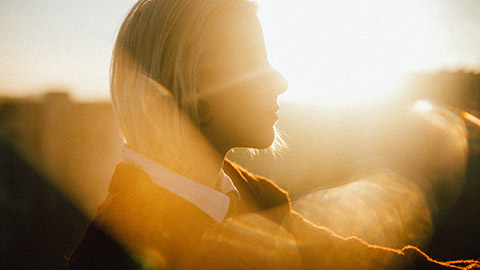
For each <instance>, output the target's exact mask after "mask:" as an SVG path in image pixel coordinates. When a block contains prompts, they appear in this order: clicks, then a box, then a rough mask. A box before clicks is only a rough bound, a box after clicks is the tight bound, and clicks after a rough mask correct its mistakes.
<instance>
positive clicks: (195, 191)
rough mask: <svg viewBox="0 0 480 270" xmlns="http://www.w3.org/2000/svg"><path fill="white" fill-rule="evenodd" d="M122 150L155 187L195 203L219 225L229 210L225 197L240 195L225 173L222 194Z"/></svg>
mask: <svg viewBox="0 0 480 270" xmlns="http://www.w3.org/2000/svg"><path fill="white" fill-rule="evenodd" d="M122 150H123V160H124V162H125V163H127V164H130V165H135V166H138V167H140V168H141V169H142V170H143V171H145V172H146V173H147V174H148V176H149V177H150V178H151V179H152V181H153V182H154V183H155V184H157V185H158V186H160V187H162V188H164V189H166V190H168V191H170V192H172V193H174V194H175V195H177V196H179V197H181V198H183V199H185V200H187V201H188V202H190V203H192V204H193V205H195V206H196V207H198V208H199V209H200V210H202V211H203V212H204V213H206V214H207V215H209V216H210V217H212V218H213V219H214V220H215V221H216V222H218V223H221V222H222V221H223V220H224V219H225V216H226V215H227V212H228V208H229V207H230V198H229V197H228V196H227V195H225V194H226V193H228V192H231V191H236V193H237V195H238V190H237V189H236V188H235V185H234V184H233V183H232V180H231V179H230V177H228V175H226V174H225V172H223V170H222V171H221V174H223V176H222V180H221V181H220V182H219V185H218V186H219V187H218V188H219V190H220V192H219V191H217V190H215V189H212V188H209V187H207V186H204V185H202V184H199V183H197V182H195V181H192V180H190V179H188V178H186V177H184V176H182V175H179V174H177V173H175V172H174V171H172V170H170V169H168V168H166V167H165V166H163V165H162V164H160V163H158V162H156V161H154V160H152V159H150V158H148V157H146V156H143V155H141V154H139V153H137V152H135V151H134V150H132V149H130V148H127V147H123V149H122Z"/></svg>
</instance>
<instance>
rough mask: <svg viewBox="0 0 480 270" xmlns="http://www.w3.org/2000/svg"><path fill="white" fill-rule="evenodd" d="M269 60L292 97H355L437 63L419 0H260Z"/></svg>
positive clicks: (424, 6)
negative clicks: (288, 86)
mask: <svg viewBox="0 0 480 270" xmlns="http://www.w3.org/2000/svg"><path fill="white" fill-rule="evenodd" d="M258 3H259V6H260V9H259V18H260V20H261V22H262V25H263V28H264V34H265V40H266V43H267V49H268V51H269V58H270V61H271V63H272V65H273V66H274V67H276V68H277V69H278V70H279V71H280V72H282V73H283V74H284V76H285V77H286V78H287V79H288V81H289V85H290V89H289V91H287V93H286V94H285V95H286V96H287V97H288V98H292V99H302V98H307V99H310V98H312V97H319V98H326V99H331V100H335V99H358V98H359V97H365V96H370V95H375V94H377V93H382V94H384V93H383V92H384V91H385V89H386V88H387V85H388V84H389V83H390V82H392V80H393V79H396V78H398V77H399V76H400V75H401V74H403V73H405V72H409V71H414V70H425V69H429V68H431V67H433V66H435V65H436V64H437V63H436V57H435V56H436V55H438V53H437V52H436V51H435V46H434V44H435V42H436V36H435V35H434V31H433V29H434V27H435V25H434V23H433V20H432V18H431V16H430V15H431V14H430V13H429V6H428V5H427V4H425V3H424V2H423V1H414V0H405V1H393V0H388V1H373V0H366V1H341V0H340V1H316V0H312V1H302V2H301V3H299V2H298V1H287V0H260V1H258Z"/></svg>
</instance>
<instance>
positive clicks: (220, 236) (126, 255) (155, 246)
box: [68, 160, 456, 270]
mask: <svg viewBox="0 0 480 270" xmlns="http://www.w3.org/2000/svg"><path fill="white" fill-rule="evenodd" d="M224 171H225V172H226V173H227V174H228V175H229V176H230V178H231V179H232V181H233V182H234V184H235V186H236V187H237V189H238V190H239V193H240V198H241V200H236V199H233V200H232V204H231V207H230V210H229V213H228V215H227V218H226V219H225V220H224V221H223V222H222V223H220V224H219V223H216V222H215V221H214V220H213V219H212V218H210V217H209V216H208V215H207V214H205V213H204V212H202V211H201V210H199V209H198V208H197V207H196V206H194V205H192V204H191V203H189V202H187V201H185V200H183V199H182V198H180V197H178V196H176V195H175V194H172V193H171V192H169V191H167V190H165V189H162V188H161V187H159V186H157V185H155V184H154V183H153V182H152V181H151V180H150V178H149V177H148V175H147V174H146V173H144V172H143V171H142V170H141V169H139V168H137V167H135V166H131V165H126V164H123V163H121V164H119V165H118V166H117V168H116V170H115V173H114V175H113V178H112V181H111V183H110V187H109V194H108V196H107V198H106V199H105V200H104V201H103V202H102V204H101V205H100V207H99V209H98V211H97V214H96V216H95V218H94V220H93V222H92V223H91V224H90V226H89V227H88V228H87V230H86V232H85V234H84V236H83V238H82V239H81V241H80V243H79V244H78V246H77V247H76V249H75V250H74V252H73V254H72V255H71V256H70V258H69V262H68V269H72V270H73V269H402V268H407V267H408V269H443V268H451V267H452V268H453V267H456V266H455V265H454V264H452V265H449V264H444V263H437V262H434V261H433V260H431V259H430V258H428V257H427V256H426V255H425V254H423V253H422V252H421V251H420V250H418V249H417V248H415V247H406V248H404V249H402V250H393V249H388V248H383V247H378V246H372V245H369V244H367V243H365V242H363V241H362V240H360V239H358V238H342V237H339V236H337V235H335V234H334V233H332V232H331V231H329V230H328V229H325V228H321V227H317V226H315V225H313V224H311V223H310V222H308V221H307V220H305V219H303V217H302V216H301V215H299V214H298V213H296V212H294V211H292V209H291V206H290V201H289V197H288V195H287V193H286V192H284V191H283V190H281V189H280V188H279V187H277V186H276V185H275V184H274V183H272V182H270V181H269V180H267V179H264V178H261V177H258V176H254V175H252V174H250V173H248V172H247V171H246V170H244V169H242V168H241V167H240V166H238V165H236V164H234V163H231V162H230V161H228V160H226V161H225V163H224Z"/></svg>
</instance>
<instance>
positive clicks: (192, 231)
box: [70, 164, 214, 269]
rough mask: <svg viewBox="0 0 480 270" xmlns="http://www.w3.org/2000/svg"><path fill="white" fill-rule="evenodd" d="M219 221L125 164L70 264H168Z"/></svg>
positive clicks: (156, 266) (118, 171)
mask: <svg viewBox="0 0 480 270" xmlns="http://www.w3.org/2000/svg"><path fill="white" fill-rule="evenodd" d="M213 222H214V221H213V220H212V219H211V218H210V217H209V216H208V215H206V214H205V213H203V212H202V211H201V210H199V209H198V208H197V207H195V206H194V205H192V204H191V203H189V202H187V201H185V200H184V199H182V198H180V197H178V196H176V195H175V194H173V193H171V192H169V191H168V190H165V189H163V188H161V187H159V186H157V185H155V184H154V183H153V182H152V181H151V179H150V178H149V177H148V175H147V174H146V173H144V172H143V171H142V170H141V169H139V168H137V167H135V166H132V165H126V164H119V165H118V166H117V168H116V170H115V173H114V175H113V177H112V180H111V183H110V187H109V194H108V196H107V198H106V199H105V200H104V201H103V202H102V204H101V205H100V207H99V208H98V211H97V213H96V216H95V218H94V220H93V222H92V223H91V224H90V226H89V227H88V229H87V230H86V232H85V234H84V236H83V238H82V240H81V242H80V243H79V245H78V246H77V248H76V250H75V252H74V253H73V255H72V256H71V259H70V264H72V265H73V264H74V262H75V263H77V264H80V262H82V261H83V262H82V263H85V261H89V260H92V259H91V258H95V265H108V266H112V267H111V268H108V267H107V268H106V269H116V268H115V267H113V265H116V262H115V261H116V260H117V257H118V258H123V259H124V260H123V261H133V262H135V263H133V264H132V263H130V264H127V265H142V267H144V266H145V264H147V266H148V265H150V266H151V265H153V266H154V268H155V269H157V268H168V267H170V266H172V265H173V264H174V262H175V258H176V257H178V256H179V254H182V253H183V251H184V249H187V248H188V245H189V244H191V243H192V242H194V241H195V240H196V239H198V238H199V237H200V236H201V234H202V233H203V231H204V230H205V229H206V228H207V227H209V226H210V225H211V224H212V223H213ZM187 236H188V237H187ZM92 253H95V254H92ZM132 258H133V259H132ZM150 266H149V267H150ZM70 269H79V268H73V267H72V268H70ZM85 269H90V268H85ZM92 269H95V268H92ZM119 269H136V268H119ZM142 269H143V268H142Z"/></svg>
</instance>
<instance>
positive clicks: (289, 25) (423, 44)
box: [0, 0, 480, 100]
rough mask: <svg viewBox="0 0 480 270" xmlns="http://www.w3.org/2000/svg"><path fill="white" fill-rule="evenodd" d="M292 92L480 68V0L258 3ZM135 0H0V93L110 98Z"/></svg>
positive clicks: (352, 89) (347, 89) (316, 92)
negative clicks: (123, 29) (111, 75)
mask: <svg viewBox="0 0 480 270" xmlns="http://www.w3.org/2000/svg"><path fill="white" fill-rule="evenodd" d="M257 2H258V3H259V7H260V11H259V17H260V20H261V23H262V25H263V28H264V34H265V39H266V43H267V50H268V53H269V59H270V62H271V63H272V64H273V65H274V66H275V67H276V68H277V69H278V70H279V71H280V72H282V73H283V74H284V76H285V77H286V78H287V79H288V80H289V85H290V89H289V90H288V91H287V93H286V94H285V95H286V96H287V97H290V98H311V97H323V98H325V97H327V98H343V97H345V96H352V97H355V96H356V94H358V95H365V94H366V93H369V92H368V91H373V89H378V88H380V87H379V86H382V85H384V84H385V83H387V82H389V81H391V79H392V78H394V77H396V76H398V74H402V73H404V72H411V71H415V70H437V69H446V68H448V69H460V68H465V69H475V70H480V31H478V30H480V1H478V0H455V1H453V0H431V1H426V0H424V1H420V0H403V1H394V0H385V1H379V0H362V1H359V0H356V1H355V0H337V1H333V0H332V1H318V0H311V1H306V0H304V1H291V0H288V1H287V0H259V1H257ZM134 3H135V1H133V0H102V1H98V0H83V1H76V0H75V1H74V0H43V1H40V0H0V12H1V14H2V16H0V95H15V96H23V95H29V94H39V93H42V92H45V91H48V90H52V89H58V90H68V91H69V92H70V93H71V95H72V96H73V97H75V98H78V99H87V100H90V99H108V98H109V90H108V72H109V64H110V56H111V51H112V48H113V44H114V40H115V36H116V32H117V31H118V28H119V26H120V24H121V21H122V19H123V18H124V16H125V15H126V13H127V12H128V10H129V9H130V8H131V6H132V5H133V4H134Z"/></svg>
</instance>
